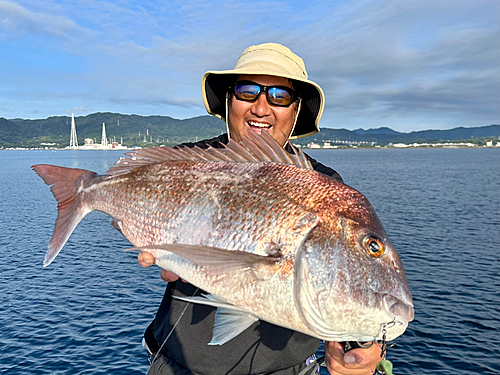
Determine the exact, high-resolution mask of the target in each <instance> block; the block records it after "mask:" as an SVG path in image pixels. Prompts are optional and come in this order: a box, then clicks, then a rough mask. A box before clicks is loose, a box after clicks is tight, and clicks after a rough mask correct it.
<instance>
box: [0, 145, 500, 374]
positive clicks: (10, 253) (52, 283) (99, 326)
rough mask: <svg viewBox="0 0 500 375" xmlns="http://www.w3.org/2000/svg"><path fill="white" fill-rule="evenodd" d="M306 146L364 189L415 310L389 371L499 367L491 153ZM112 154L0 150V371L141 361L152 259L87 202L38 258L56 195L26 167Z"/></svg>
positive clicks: (497, 211)
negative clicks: (61, 244)
mask: <svg viewBox="0 0 500 375" xmlns="http://www.w3.org/2000/svg"><path fill="white" fill-rule="evenodd" d="M308 153H309V154H310V155H311V156H313V157H315V158H316V159H317V160H319V161H321V162H323V163H324V164H326V165H329V166H331V167H332V168H334V169H336V170H337V171H338V172H339V173H340V174H341V175H342V176H343V178H344V180H345V181H346V183H348V184H349V185H351V186H353V187H355V188H356V189H358V190H360V191H361V192H362V193H363V194H365V195H366V196H367V198H368V199H369V200H370V202H371V203H372V205H373V206H374V207H375V209H376V211H377V213H378V214H379V216H380V219H381V221H382V223H383V224H384V226H385V228H386V230H387V232H388V234H389V236H390V237H391V240H392V242H393V244H394V245H395V246H396V248H397V249H398V251H399V254H400V256H401V258H402V261H403V264H404V266H405V269H406V272H407V275H408V280H409V283H410V287H411V288H412V292H413V295H414V302H415V314H416V316H415V321H414V322H412V323H410V325H409V328H408V330H407V332H406V333H405V334H404V335H403V336H401V337H400V338H398V339H397V340H395V344H396V345H395V346H394V347H393V348H390V349H389V351H388V359H390V360H391V361H392V362H393V363H394V366H395V370H394V372H395V373H396V374H413V373H424V374H425V373H432V374H450V375H452V374H453V375H457V374H459V375H462V374H464V375H465V374H498V373H500V276H499V273H500V272H499V271H500V204H499V201H500V149H421V150H419V149H416V150H414V149H411V150H311V151H308ZM121 155H122V154H121V152H119V151H0V160H1V163H0V186H1V188H0V254H1V256H2V265H1V266H0V280H1V283H2V284H1V285H2V287H1V288H0V372H1V373H6V374H124V373H127V374H143V373H145V371H146V370H147V367H148V361H147V358H146V355H145V350H144V349H143V348H142V346H141V339H142V334H143V331H144V329H145V328H146V327H147V325H148V324H149V322H150V321H151V319H152V318H153V317H154V313H155V311H156V308H157V306H158V304H159V302H160V300H161V298H162V295H163V291H164V289H165V283H164V282H163V281H162V280H161V279H160V278H159V270H158V268H156V267H151V268H149V269H144V268H142V267H140V266H139V265H138V263H137V260H136V254H134V253H129V252H124V251H121V250H123V249H125V248H127V247H129V246H130V244H129V243H128V241H127V240H126V239H124V238H123V236H122V235H121V234H120V233H118V232H117V231H116V230H114V229H113V228H112V227H111V226H110V224H109V217H108V216H106V215H104V214H102V213H98V212H94V213H91V214H90V215H88V216H87V217H86V218H85V219H84V220H83V221H82V222H81V223H80V225H79V226H78V227H77V228H76V230H75V232H74V233H73V235H72V236H71V238H70V240H69V242H68V243H67V244H66V246H65V248H64V249H63V251H62V252H61V254H59V256H58V257H57V259H56V260H55V261H54V263H52V264H51V265H50V266H49V267H47V268H43V267H42V262H43V258H44V254H45V251H46V249H47V244H48V241H49V240H50V237H51V234H52V230H53V225H54V220H55V218H56V203H55V200H54V199H53V197H52V195H51V193H50V191H49V189H48V188H47V186H46V185H45V184H44V183H43V181H42V180H41V179H40V178H39V177H38V176H36V174H35V173H34V172H33V171H32V170H31V169H30V166H31V165H33V164H37V163H49V164H56V165H62V166H67V167H73V168H85V169H91V170H93V171H96V172H98V173H104V172H105V171H106V170H107V169H108V168H109V167H111V166H112V164H113V163H114V162H115V161H116V160H117V159H118V158H119V157H120V156H121ZM214 360H216V359H214ZM322 371H325V370H324V369H323V370H322ZM324 373H326V372H324Z"/></svg>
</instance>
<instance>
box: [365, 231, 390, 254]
mask: <svg viewBox="0 0 500 375" xmlns="http://www.w3.org/2000/svg"><path fill="white" fill-rule="evenodd" d="M363 245H364V247H365V250H366V251H367V253H368V255H370V256H372V257H374V258H379V257H380V256H381V255H382V254H383V253H384V252H385V246H384V244H383V243H382V241H381V240H379V239H378V238H377V237H374V236H366V237H365V239H364V241H363Z"/></svg>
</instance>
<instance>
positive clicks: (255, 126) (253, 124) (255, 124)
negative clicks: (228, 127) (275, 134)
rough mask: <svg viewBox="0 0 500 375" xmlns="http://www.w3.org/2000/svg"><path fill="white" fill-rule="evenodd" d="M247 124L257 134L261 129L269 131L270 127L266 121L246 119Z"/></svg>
mask: <svg viewBox="0 0 500 375" xmlns="http://www.w3.org/2000/svg"><path fill="white" fill-rule="evenodd" d="M247 124H248V126H250V128H251V129H252V130H253V131H255V132H256V133H257V134H261V132H262V129H265V130H267V131H269V129H270V128H271V127H272V125H271V124H268V123H266V122H258V121H247Z"/></svg>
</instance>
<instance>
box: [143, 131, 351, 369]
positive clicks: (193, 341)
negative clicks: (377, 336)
mask: <svg viewBox="0 0 500 375" xmlns="http://www.w3.org/2000/svg"><path fill="white" fill-rule="evenodd" d="M227 142H228V137H227V134H223V135H221V136H219V137H216V138H213V139H209V140H205V141H200V142H197V143H186V144H183V145H182V146H188V147H194V146H195V145H196V146H198V147H201V148H206V147H207V145H210V146H212V147H215V148H220V147H222V145H221V143H223V144H226V143H227ZM308 158H309V160H310V161H311V164H312V165H313V168H314V169H315V170H316V171H318V172H321V173H323V174H325V175H327V176H330V177H332V178H335V179H337V180H339V181H342V178H341V177H340V175H339V174H338V173H337V172H335V171H334V170H333V169H331V168H329V167H327V166H325V165H323V164H321V163H318V162H317V161H316V160H314V159H312V158H310V157H309V156H308ZM202 292H203V291H201V290H197V288H196V287H195V286H193V285H191V284H187V283H183V282H181V281H179V282H174V283H169V284H168V286H167V290H166V292H165V295H164V297H163V300H162V302H161V304H160V307H159V309H158V312H157V314H156V318H155V320H154V321H153V322H152V324H151V325H150V327H149V332H148V331H147V332H146V336H147V335H148V333H149V335H150V336H152V335H154V338H155V339H156V342H158V343H160V344H161V343H163V342H164V341H165V339H166V338H167V336H168V335H169V334H170V337H169V338H168V340H167V341H166V343H165V346H164V347H163V350H162V354H163V355H164V356H165V357H166V358H167V362H169V363H170V365H171V367H172V368H171V369H170V370H168V371H167V372H165V373H168V374H191V373H193V374H204V375H219V374H264V373H265V374H270V373H272V374H280V375H282V374H283V375H284V374H297V373H298V372H299V371H300V370H301V369H302V368H304V367H305V361H306V359H307V358H308V357H310V356H311V355H312V354H314V353H315V352H316V351H317V350H318V347H319V344H320V340H318V339H316V338H313V337H311V336H308V335H305V334H303V333H300V332H295V331H291V330H289V329H286V328H282V327H278V326H275V325H273V324H270V323H267V322H264V321H257V322H255V323H254V324H253V325H252V326H251V327H250V328H248V329H247V330H245V331H244V332H243V333H241V334H240V335H238V336H237V337H235V338H233V339H232V340H231V341H229V342H227V343H226V344H224V345H221V346H218V345H217V346H209V345H207V343H208V342H210V340H211V338H212V331H213V325H214V316H215V311H216V309H215V308H213V307H210V306H204V305H199V304H186V303H185V302H183V301H179V300H177V299H173V298H172V296H173V295H176V296H193V295H199V294H200V293H202ZM186 305H187V307H186ZM181 315H182V318H181V319H180V316H181ZM176 323H177V325H176V327H175V329H174V330H173V331H172V328H173V327H174V325H175V324H176ZM155 344H156V343H155ZM188 369H189V370H188Z"/></svg>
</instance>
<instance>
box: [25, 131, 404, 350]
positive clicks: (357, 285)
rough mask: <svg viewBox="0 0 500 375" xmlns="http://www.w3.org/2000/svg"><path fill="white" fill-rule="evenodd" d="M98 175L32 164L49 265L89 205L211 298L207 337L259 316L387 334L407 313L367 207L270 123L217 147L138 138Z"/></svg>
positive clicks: (328, 334) (400, 327)
mask: <svg viewBox="0 0 500 375" xmlns="http://www.w3.org/2000/svg"><path fill="white" fill-rule="evenodd" d="M127 155H128V156H130V158H122V159H120V160H119V161H118V162H117V163H116V164H115V166H113V167H112V168H111V169H110V170H109V171H108V173H107V175H103V176H99V175H96V174H95V173H93V172H91V171H87V170H82V169H70V168H63V167H57V166H52V165H43V164H40V165H35V166H33V169H34V170H35V172H36V173H38V175H39V176H40V177H42V178H43V180H44V181H45V183H47V184H48V185H52V187H51V190H52V193H53V194H54V197H55V198H56V200H57V201H58V217H57V219H56V223H55V228H54V233H53V236H52V239H51V240H50V243H49V250H48V251H47V254H46V256H45V262H44V266H48V265H49V264H50V263H51V262H52V261H53V260H54V258H55V257H56V256H57V254H58V253H59V252H60V251H61V249H62V248H63V246H64V244H65V243H66V241H67V240H68V238H69V236H70V235H71V233H72V232H73V230H74V228H75V227H76V226H77V225H78V223H79V222H80V221H81V220H82V219H83V218H84V216H85V215H87V214H88V213H90V212H91V211H94V210H98V211H102V212H104V213H106V214H108V215H110V216H111V217H112V218H113V225H114V226H115V227H116V228H117V229H119V230H120V231H121V232H122V233H123V235H125V237H126V238H127V239H128V240H129V241H130V242H131V243H132V244H133V245H134V246H135V248H138V249H140V250H142V251H148V252H150V253H152V254H153V255H154V256H155V258H156V264H157V265H158V266H160V267H161V268H164V269H166V270H170V271H173V272H174V273H176V274H177V275H179V276H180V277H181V278H183V279H185V280H187V281H189V282H190V283H192V284H194V285H196V286H198V287H199V288H201V289H203V290H205V291H206V292H207V293H209V294H208V295H206V296H204V297H193V298H191V299H189V298H188V300H190V301H192V302H196V303H204V304H208V305H212V306H216V307H218V310H217V314H216V319H215V327H214V334H213V339H212V342H211V344H223V343H224V342H226V341H228V340H230V339H231V338H233V337H235V336H236V335H238V334H239V333H240V332H242V331H243V330H244V329H246V328H247V327H249V326H250V325H251V324H252V323H253V322H254V321H256V320H257V319H262V320H266V321H268V322H270V323H273V324H277V325H280V326H283V327H286V328H289V329H292V330H296V331H300V332H303V333H306V334H308V335H311V336H315V337H317V338H320V339H324V340H329V341H354V340H357V341H370V340H374V339H382V337H383V336H384V334H386V339H387V340H392V339H394V338H396V337H397V336H399V335H401V334H402V333H403V332H404V331H405V329H406V327H407V325H408V322H409V321H411V320H413V302H412V297H411V292H410V289H409V286H408V283H407V280H406V275H405V272H404V269H403V266H402V265H401V260H400V259H399V256H398V254H397V252H396V250H395V249H394V248H393V246H392V245H391V243H390V241H389V239H388V237H387V234H386V232H385V230H384V228H383V227H382V225H381V223H380V221H379V219H378V217H377V215H376V213H375V211H374V209H373V208H372V206H371V205H370V203H369V202H368V201H367V199H366V198H365V197H364V196H363V195H362V194H361V193H359V192H358V191H356V190H355V189H353V188H351V187H349V186H347V185H345V184H343V183H340V182H338V181H336V180H333V179H331V178H329V177H326V176H324V175H322V174H320V173H317V172H315V171H314V170H312V169H311V166H310V164H309V162H308V160H307V158H306V157H305V156H304V154H303V153H302V152H301V151H300V150H295V155H291V154H289V153H287V152H285V151H284V150H283V149H282V148H281V147H280V146H279V145H278V144H277V143H276V142H275V141H274V140H273V139H272V137H271V136H269V135H267V133H265V132H263V136H262V137H259V136H257V135H256V136H254V138H253V139H248V138H246V139H244V140H243V142H242V144H238V143H236V142H233V141H231V142H230V143H229V145H228V146H227V147H226V148H225V149H215V148H209V149H207V150H202V149H199V148H194V149H189V148H183V149H172V148H168V147H158V148H151V149H142V150H138V151H134V152H131V153H129V154H127Z"/></svg>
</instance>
